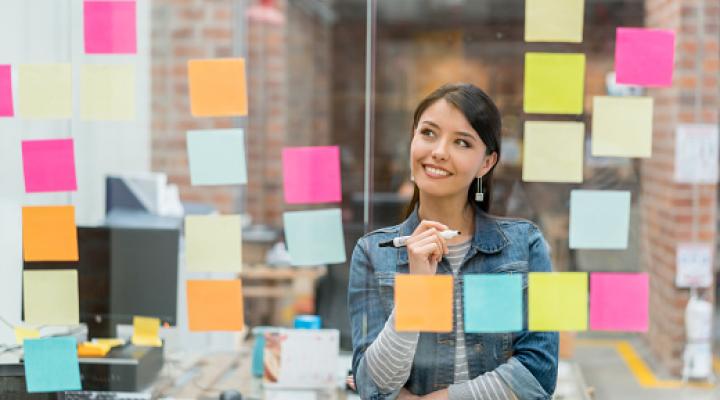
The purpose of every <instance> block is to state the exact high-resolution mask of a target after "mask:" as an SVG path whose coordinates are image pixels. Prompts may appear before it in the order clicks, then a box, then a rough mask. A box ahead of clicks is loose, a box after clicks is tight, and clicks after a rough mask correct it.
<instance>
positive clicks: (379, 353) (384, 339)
mask: <svg viewBox="0 0 720 400" xmlns="http://www.w3.org/2000/svg"><path fill="white" fill-rule="evenodd" d="M469 249H470V241H467V242H464V243H460V244H456V245H448V254H447V255H446V256H445V259H446V260H447V261H448V263H449V264H450V266H451V267H452V271H453V278H454V279H453V282H454V283H453V288H454V290H453V291H454V301H453V302H454V311H455V316H456V324H455V334H456V341H455V377H454V384H453V385H450V387H449V388H448V398H449V399H450V400H480V399H498V400H505V399H516V397H515V394H514V393H513V392H512V390H511V389H510V388H509V387H508V386H507V384H505V383H504V381H503V380H502V378H501V377H500V375H499V374H498V373H496V372H495V371H490V372H486V373H484V374H482V375H480V376H478V377H476V378H474V379H472V380H470V377H469V370H468V364H467V355H466V353H465V330H464V324H463V304H462V298H463V296H462V287H461V285H460V283H459V281H460V280H459V279H457V278H458V275H459V271H460V267H461V265H462V262H463V260H464V259H465V256H466V255H467V251H468V250H469ZM418 337H419V333H418V332H398V331H396V330H395V310H394V309H393V311H392V313H391V314H390V318H388V320H387V322H386V323H385V326H384V327H383V329H382V331H380V333H379V334H378V337H377V338H376V339H375V341H373V343H372V344H371V345H370V346H369V347H368V348H367V350H366V351H365V364H366V366H367V369H368V372H369V373H370V376H371V377H372V379H373V381H374V382H375V384H376V385H377V386H378V388H379V389H380V390H382V391H385V392H392V391H395V390H398V389H400V388H401V387H403V386H404V385H405V383H406V382H407V380H408V378H409V377H410V369H411V367H412V362H413V359H414V358H415V350H416V349H417V342H418Z"/></svg>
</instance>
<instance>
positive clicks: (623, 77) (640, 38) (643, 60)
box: [615, 28, 675, 87]
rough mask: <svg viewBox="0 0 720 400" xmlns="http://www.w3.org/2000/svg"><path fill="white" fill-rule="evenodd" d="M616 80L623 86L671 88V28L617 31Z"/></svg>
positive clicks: (672, 33)
mask: <svg viewBox="0 0 720 400" xmlns="http://www.w3.org/2000/svg"><path fill="white" fill-rule="evenodd" d="M615 33H616V36H615V81H616V82H617V83H620V84H625V85H637V86H646V87H665V86H671V85H672V76H673V64H674V62H675V32H673V31H672V30H670V29H648V28H617V30H616V32H615Z"/></svg>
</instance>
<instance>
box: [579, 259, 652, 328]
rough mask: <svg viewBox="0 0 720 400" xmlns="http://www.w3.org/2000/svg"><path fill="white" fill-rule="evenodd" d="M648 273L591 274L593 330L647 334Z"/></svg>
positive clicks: (591, 323)
mask: <svg viewBox="0 0 720 400" xmlns="http://www.w3.org/2000/svg"><path fill="white" fill-rule="evenodd" d="M648 288H649V278H648V274H647V273H610V272H593V273H592V274H590V329H592V330H595V331H622V332H647V329H648V301H649V298H648Z"/></svg>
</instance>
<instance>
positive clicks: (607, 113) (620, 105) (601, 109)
mask: <svg viewBox="0 0 720 400" xmlns="http://www.w3.org/2000/svg"><path fill="white" fill-rule="evenodd" d="M652 121H653V98H652V97H615V96H595V97H593V115H592V155H593V156H604V157H643V158H646V157H650V156H651V155H652Z"/></svg>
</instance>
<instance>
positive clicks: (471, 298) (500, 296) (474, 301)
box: [463, 274, 523, 333]
mask: <svg viewBox="0 0 720 400" xmlns="http://www.w3.org/2000/svg"><path fill="white" fill-rule="evenodd" d="M522 284H523V282H522V275H521V274H483V275H464V285H463V287H464V292H463V293H464V298H463V304H464V309H465V319H464V326H465V332H475V333H484V332H516V331H521V330H522V328H523V326H522V323H523V306H522V300H523V298H522V294H523V293H522Z"/></svg>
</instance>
